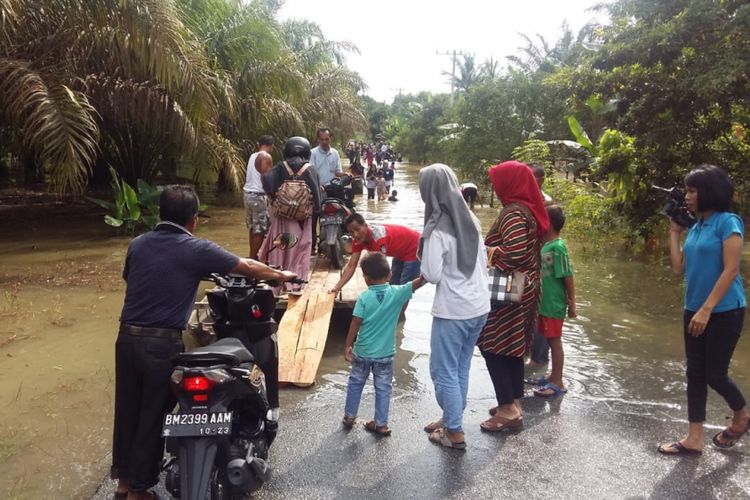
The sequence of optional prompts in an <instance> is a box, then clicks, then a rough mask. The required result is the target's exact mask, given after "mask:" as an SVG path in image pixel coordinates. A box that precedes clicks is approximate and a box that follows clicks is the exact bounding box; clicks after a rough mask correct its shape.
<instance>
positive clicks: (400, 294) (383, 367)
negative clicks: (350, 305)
mask: <svg viewBox="0 0 750 500" xmlns="http://www.w3.org/2000/svg"><path fill="white" fill-rule="evenodd" d="M360 266H361V267H362V274H363V275H364V278H365V283H367V287H368V288H367V290H365V291H364V292H362V293H361V294H360V296H359V297H357V303H356V304H355V306H354V313H353V315H352V322H351V325H350V326H349V334H348V335H347V336H346V342H345V343H344V359H346V360H347V361H350V362H351V363H352V371H351V373H350V374H349V385H348V386H347V389H346V406H345V408H344V419H343V420H342V423H343V424H344V426H346V427H349V428H351V427H353V426H354V422H355V421H356V419H357V410H358V409H359V401H360V398H361V397H362V389H364V387H365V383H366V382H367V377H369V376H370V372H372V377H373V385H374V386H375V419H374V420H370V421H369V422H367V423H366V424H364V426H365V429H366V430H367V431H369V432H373V433H375V434H378V435H380V436H390V435H391V430H390V429H389V428H388V408H389V406H390V403H391V389H392V385H393V355H394V354H395V352H396V323H397V322H398V317H399V314H400V313H401V308H402V306H403V305H404V304H406V303H407V302H408V301H409V299H411V296H412V293H413V292H414V291H415V290H417V289H419V288H420V287H421V286H422V285H424V278H422V277H421V276H420V277H419V278H417V279H415V280H414V281H412V282H411V283H407V284H405V285H391V284H389V283H388V282H389V281H390V279H391V267H390V265H389V264H388V260H387V259H386V258H385V255H383V254H382V253H380V252H370V253H368V254H367V255H365V257H364V258H363V259H362V262H361V264H360ZM355 338H356V342H355Z"/></svg>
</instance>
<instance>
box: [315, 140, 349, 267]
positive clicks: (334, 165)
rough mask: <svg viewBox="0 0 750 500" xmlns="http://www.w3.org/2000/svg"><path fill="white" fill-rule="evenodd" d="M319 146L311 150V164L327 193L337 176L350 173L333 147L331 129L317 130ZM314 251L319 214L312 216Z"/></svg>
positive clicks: (322, 188)
mask: <svg viewBox="0 0 750 500" xmlns="http://www.w3.org/2000/svg"><path fill="white" fill-rule="evenodd" d="M317 136H318V147H316V148H313V149H312V151H311V152H310V166H311V167H312V168H313V170H315V171H316V172H317V173H318V182H319V184H320V190H321V191H322V192H323V193H325V189H326V188H325V187H326V186H327V185H328V184H330V183H331V181H332V180H333V179H334V178H336V177H345V176H347V175H348V174H347V173H346V172H344V170H343V169H342V168H341V157H340V156H339V152H338V151H336V149H335V148H332V147H331V129H329V128H327V127H321V128H319V129H318V132H317ZM312 232H313V233H312V236H313V252H314V253H315V250H316V249H317V248H318V245H317V241H318V214H313V218H312Z"/></svg>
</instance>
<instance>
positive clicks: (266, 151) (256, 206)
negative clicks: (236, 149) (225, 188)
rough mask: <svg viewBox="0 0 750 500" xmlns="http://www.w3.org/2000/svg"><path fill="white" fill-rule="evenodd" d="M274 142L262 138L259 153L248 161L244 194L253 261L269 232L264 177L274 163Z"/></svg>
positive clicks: (269, 137) (266, 137) (267, 137)
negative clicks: (271, 158)
mask: <svg viewBox="0 0 750 500" xmlns="http://www.w3.org/2000/svg"><path fill="white" fill-rule="evenodd" d="M274 142H275V141H274V138H273V137H272V136H270V135H264V136H262V137H261V138H260V139H259V140H258V143H259V144H260V145H259V147H258V152H256V153H253V154H252V155H250V159H249V160H247V169H246V170H247V172H246V175H245V185H244V186H243V187H242V192H243V199H244V202H245V224H246V225H247V231H248V240H249V243H250V255H249V257H250V258H251V259H257V258H258V250H260V246H261V245H262V244H263V239H264V238H265V237H266V232H267V231H268V197H267V196H266V192H265V191H264V190H263V183H262V175H263V174H264V173H265V171H267V170H268V169H269V168H270V167H271V164H272V162H269V161H268V160H269V158H270V155H271V153H272V152H273V145H274ZM261 153H263V154H262V155H261ZM259 156H260V159H259ZM259 160H260V161H259ZM264 170H265V171H264Z"/></svg>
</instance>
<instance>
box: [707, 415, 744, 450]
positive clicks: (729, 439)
mask: <svg viewBox="0 0 750 500" xmlns="http://www.w3.org/2000/svg"><path fill="white" fill-rule="evenodd" d="M747 433H750V421H748V422H747V425H746V426H745V430H744V431H742V432H734V431H733V430H732V428H731V427H727V428H726V429H724V430H723V431H719V432H717V433H716V434H714V437H713V439H711V442H712V443H713V444H714V446H716V447H717V448H723V449H725V450H726V449H727V448H731V447H732V446H734V445H736V444H737V443H738V442H739V441H740V439H742V436H744V435H745V434H747ZM719 436H721V437H722V438H724V440H725V441H724V442H721V441H719Z"/></svg>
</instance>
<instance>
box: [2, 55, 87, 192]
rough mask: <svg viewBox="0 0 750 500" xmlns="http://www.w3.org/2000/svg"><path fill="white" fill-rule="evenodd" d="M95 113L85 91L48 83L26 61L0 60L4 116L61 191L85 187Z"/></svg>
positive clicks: (76, 190) (75, 190)
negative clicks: (83, 92) (76, 90)
mask: <svg viewBox="0 0 750 500" xmlns="http://www.w3.org/2000/svg"><path fill="white" fill-rule="evenodd" d="M95 115H96V110H95V109H94V108H93V107H92V106H91V104H89V101H88V99H87V98H86V96H85V95H83V94H82V93H80V92H75V91H73V90H71V89H70V88H68V87H67V86H65V85H60V84H54V83H51V84H49V85H48V84H47V82H45V80H44V78H43V77H42V76H41V75H40V74H38V73H36V72H34V71H33V70H31V69H30V68H29V66H28V64H27V63H25V62H23V61H14V60H9V59H0V116H2V117H3V119H4V120H5V121H7V122H8V123H11V124H13V125H14V126H15V127H16V128H17V130H18V131H19V134H20V136H21V139H22V141H23V142H24V143H25V144H26V145H27V146H28V147H29V148H31V149H32V150H33V151H34V152H35V154H36V157H37V159H38V161H39V162H40V163H41V164H42V165H43V166H45V167H47V168H49V170H50V173H51V179H52V183H53V187H54V188H55V189H57V190H58V191H60V192H62V191H64V190H66V189H70V190H72V191H74V192H81V191H82V190H83V188H84V187H85V186H86V182H87V180H88V176H89V173H90V169H91V166H92V165H93V163H94V161H95V160H96V156H97V152H98V142H99V128H98V126H97V124H96V120H95Z"/></svg>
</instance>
